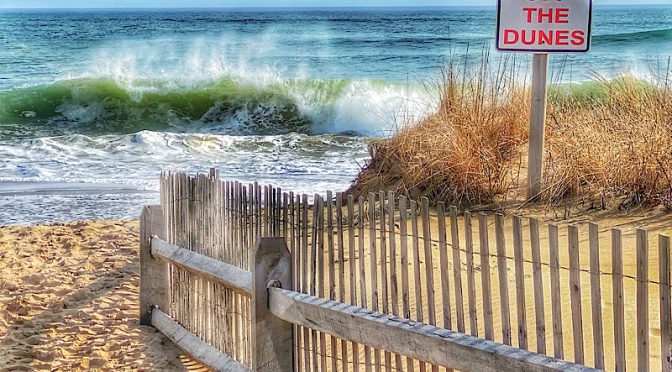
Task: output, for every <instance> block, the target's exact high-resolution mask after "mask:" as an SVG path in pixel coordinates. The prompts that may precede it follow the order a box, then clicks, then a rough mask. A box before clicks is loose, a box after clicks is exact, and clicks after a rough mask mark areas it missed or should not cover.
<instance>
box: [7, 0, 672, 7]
mask: <svg viewBox="0 0 672 372" xmlns="http://www.w3.org/2000/svg"><path fill="white" fill-rule="evenodd" d="M465 3H466V4H465ZM494 4H495V0H470V1H465V0H341V1H333V0H142V1H139V0H0V8H136V7H139V8H154V7H160V8H169V7H170V8H173V7H174V8H184V7H190V8H193V7H311V6H313V7H334V6H448V5H494ZM596 4H605V5H606V4H632V5H643V4H668V5H672V0H597V1H596Z"/></svg>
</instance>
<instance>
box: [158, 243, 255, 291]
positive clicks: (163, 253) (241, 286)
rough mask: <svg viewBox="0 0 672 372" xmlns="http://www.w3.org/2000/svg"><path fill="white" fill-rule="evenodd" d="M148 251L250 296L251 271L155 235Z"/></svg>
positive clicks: (213, 281)
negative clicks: (176, 244) (173, 243)
mask: <svg viewBox="0 0 672 372" xmlns="http://www.w3.org/2000/svg"><path fill="white" fill-rule="evenodd" d="M150 252H151V254H152V256H155V257H157V258H159V259H162V260H165V261H167V262H169V263H170V264H172V265H174V266H176V267H179V268H180V269H183V270H186V271H189V272H190V273H192V274H196V275H197V276H199V277H201V278H203V279H206V280H208V281H210V282H212V283H216V284H221V285H223V286H224V287H226V288H228V289H230V290H232V291H235V292H238V293H240V294H243V295H245V296H248V297H250V296H252V273H250V272H249V271H247V270H243V269H241V268H238V267H236V266H233V265H229V264H227V263H226V262H222V261H218V260H215V259H213V258H210V257H208V256H204V255H201V254H198V253H194V252H192V251H190V250H187V249H184V248H180V247H178V246H175V245H172V244H170V243H168V242H166V241H163V240H161V239H160V238H159V237H157V236H154V237H152V240H151V251H150Z"/></svg>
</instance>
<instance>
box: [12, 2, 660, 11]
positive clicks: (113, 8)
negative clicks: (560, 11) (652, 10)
mask: <svg viewBox="0 0 672 372" xmlns="http://www.w3.org/2000/svg"><path fill="white" fill-rule="evenodd" d="M593 6H594V7H604V6H607V7H633V6H669V7H672V4H664V3H655V2H654V3H645V4H641V3H638V4H634V3H631V4H616V3H606V4H605V3H601V4H593ZM496 7H497V4H489V5H458V4H451V5H392V6H387V5H369V6H338V5H337V6H270V7H269V6H248V7H240V6H236V7H231V6H192V7H188V6H187V7H162V6H149V7H146V6H145V7H140V6H138V7H133V6H132V7H49V8H45V7H3V6H0V9H2V10H192V9H228V10H251V9H255V10H261V9H266V10H276V9H277V10H291V9H293V10H303V9H309V10H318V9H412V8H433V9H437V8H496Z"/></svg>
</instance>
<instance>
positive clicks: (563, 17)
mask: <svg viewBox="0 0 672 372" xmlns="http://www.w3.org/2000/svg"><path fill="white" fill-rule="evenodd" d="M568 18H569V8H557V9H556V10H555V23H569V19H568Z"/></svg>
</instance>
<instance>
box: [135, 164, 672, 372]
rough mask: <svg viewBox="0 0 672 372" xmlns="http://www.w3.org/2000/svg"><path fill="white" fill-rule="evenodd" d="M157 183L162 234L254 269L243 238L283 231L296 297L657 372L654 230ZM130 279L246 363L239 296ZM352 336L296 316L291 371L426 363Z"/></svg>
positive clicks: (661, 242)
mask: <svg viewBox="0 0 672 372" xmlns="http://www.w3.org/2000/svg"><path fill="white" fill-rule="evenodd" d="M161 191H162V192H161V208H160V211H159V212H160V213H162V216H161V217H159V218H158V219H159V220H160V222H161V229H162V230H161V231H160V232H157V233H155V234H156V235H158V236H159V238H160V239H161V240H164V241H166V242H168V243H169V244H171V245H174V246H176V247H180V248H182V249H185V250H188V251H193V252H196V253H199V254H202V255H204V256H208V257H210V258H212V259H214V260H217V261H221V262H226V263H227V264H229V265H232V266H234V267H237V268H239V269H242V270H247V271H251V270H252V267H253V265H254V262H253V260H251V254H252V252H254V244H255V242H257V241H258V240H259V239H260V238H263V237H268V236H281V237H284V240H285V242H286V245H287V246H288V247H289V251H290V257H291V260H292V266H293V268H294V270H293V276H292V279H291V282H292V290H293V291H296V292H299V293H303V294H306V295H310V296H313V297H318V298H324V299H327V300H330V301H335V302H340V303H345V304H348V305H352V306H358V307H361V308H365V309H368V310H371V311H375V312H379V313H381V314H385V315H389V316H399V317H402V318H405V319H409V320H412V321H415V322H419V323H423V324H427V325H431V326H436V327H441V328H444V329H448V330H452V331H456V332H458V333H463V334H468V335H470V336H474V337H480V338H484V339H486V340H489V341H494V342H497V343H500V344H505V345H508V346H513V347H517V348H519V349H524V350H530V351H535V352H537V353H539V354H542V355H544V354H545V355H548V356H552V357H554V358H556V359H558V360H569V361H574V362H577V363H580V364H585V365H588V366H591V367H595V368H598V369H606V370H616V371H624V370H626V367H627V369H630V370H634V369H637V370H647V368H648V369H649V370H651V369H652V370H659V369H660V370H663V371H669V370H670V362H669V356H670V355H672V353H671V351H670V344H671V342H670V340H671V337H670V314H671V313H672V310H671V305H670V261H669V260H670V244H669V238H668V237H667V236H666V235H663V234H658V236H657V239H650V236H651V235H652V234H650V233H649V232H648V231H647V230H646V229H638V230H637V231H624V230H623V229H619V228H614V229H611V228H609V229H605V228H601V227H599V226H597V225H595V224H591V223H581V224H577V225H571V226H567V227H564V226H559V225H556V224H542V223H541V222H540V221H539V220H537V219H534V218H522V217H517V216H504V215H500V214H494V215H489V214H485V213H478V214H473V215H472V214H471V213H469V212H468V211H465V212H459V211H458V210H457V209H456V208H448V207H446V206H445V205H443V204H441V203H439V204H438V205H437V206H436V208H433V209H430V208H429V201H428V200H427V199H426V198H421V199H420V200H418V201H416V200H411V199H409V198H406V197H404V196H396V195H394V193H389V192H381V193H370V194H368V195H366V196H363V197H358V198H354V197H352V196H349V195H343V194H341V193H332V192H327V193H326V195H312V196H309V195H304V194H301V195H298V194H295V193H293V192H283V190H281V189H279V188H275V187H273V186H270V185H260V184H257V183H251V184H246V185H244V184H241V183H239V182H232V181H222V180H220V179H219V177H218V175H217V173H216V172H214V171H213V172H212V173H211V174H210V175H202V174H201V175H197V176H195V177H190V176H188V175H186V174H184V173H174V174H173V173H166V174H164V175H163V176H162V178H161ZM145 222H146V223H147V224H151V223H155V222H156V221H150V220H148V221H145ZM671 228H672V226H667V227H666V226H663V227H662V231H663V232H666V233H669V232H670V229H671ZM666 229H667V230H666ZM658 230H661V228H660V227H658ZM155 231H156V230H155ZM150 236H151V235H147V234H145V235H143V236H141V239H145V240H146V241H147V243H146V245H148V246H149V245H150V243H151V242H150V240H149V237H150ZM148 254H149V253H148ZM142 255H143V253H142V252H141V257H142ZM150 259H151V257H150ZM141 266H142V263H141ZM143 272H149V273H150V275H149V276H152V277H156V278H160V279H163V278H166V279H165V280H168V281H169V282H170V283H171V284H170V285H169V286H168V288H166V289H162V288H151V284H148V285H147V287H148V289H146V291H145V292H147V293H152V294H156V295H155V296H154V299H153V300H152V301H149V302H151V304H157V305H158V306H159V308H160V309H166V311H165V313H166V314H168V315H169V316H170V317H171V318H173V319H175V320H176V321H177V322H178V323H179V324H180V325H182V326H183V327H184V328H185V329H188V330H189V331H190V332H192V333H194V334H196V335H198V336H199V337H200V338H202V339H203V340H205V341H206V342H208V344H210V345H213V346H214V347H215V348H216V349H217V350H220V351H221V352H223V353H225V354H227V355H230V356H231V357H232V358H233V359H235V360H237V361H239V362H241V363H243V364H245V365H247V366H250V367H251V365H252V352H253V350H252V348H251V347H250V345H251V338H252V324H251V319H250V314H252V310H253V307H254V306H255V305H254V304H253V303H252V301H251V299H250V297H249V296H246V295H243V294H241V293H240V292H236V291H234V290H232V289H230V288H227V287H226V286H225V285H222V284H221V283H218V282H212V281H209V280H206V279H204V278H202V277H200V276H198V275H196V274H194V273H193V272H190V271H188V270H184V269H183V268H180V267H179V266H178V265H172V264H169V263H167V262H166V264H165V265H164V266H157V267H155V268H151V270H149V271H147V270H143ZM265 284H267V283H265ZM141 291H142V288H141ZM161 291H163V292H161ZM159 293H162V294H161V295H159ZM161 301H164V302H163V303H161ZM147 304H148V302H147V301H145V302H143V301H141V306H142V307H141V308H142V309H146V306H145V305H147ZM146 314H147V312H145V319H146V318H147V315H146ZM354 341H356V342H353V340H345V339H341V338H339V337H338V334H336V335H333V334H328V333H326V332H324V331H320V330H316V329H312V328H309V327H304V326H301V325H298V326H296V327H295V329H294V336H293V344H294V350H295V352H294V358H295V359H294V365H295V367H296V370H305V371H313V370H320V371H326V370H337V369H340V370H354V371H359V370H362V371H363V370H381V369H385V370H409V371H413V370H420V371H425V370H430V369H431V370H432V371H434V370H436V368H438V367H437V366H436V365H432V364H430V363H426V361H421V360H419V359H418V358H415V357H413V356H407V355H401V354H397V353H394V352H392V351H390V350H381V349H380V348H379V347H376V346H371V345H366V344H362V343H361V342H357V340H354Z"/></svg>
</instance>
